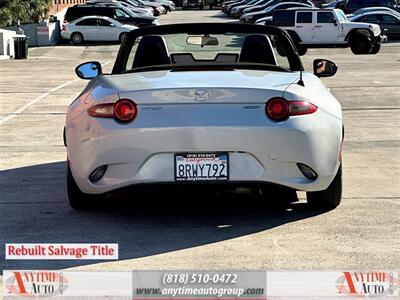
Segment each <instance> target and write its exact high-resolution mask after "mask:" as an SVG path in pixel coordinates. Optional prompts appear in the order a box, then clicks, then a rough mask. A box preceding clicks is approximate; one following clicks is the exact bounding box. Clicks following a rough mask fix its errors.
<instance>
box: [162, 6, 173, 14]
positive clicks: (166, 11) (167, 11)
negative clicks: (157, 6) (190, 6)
mask: <svg viewBox="0 0 400 300" xmlns="http://www.w3.org/2000/svg"><path fill="white" fill-rule="evenodd" d="M163 7H164V9H165V14H167V13H169V12H170V11H171V10H170V8H169V7H168V6H166V5H163Z"/></svg>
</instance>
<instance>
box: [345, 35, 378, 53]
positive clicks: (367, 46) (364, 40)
mask: <svg viewBox="0 0 400 300" xmlns="http://www.w3.org/2000/svg"><path fill="white" fill-rule="evenodd" d="M349 42H350V48H351V51H352V52H353V53H354V54H356V55H358V54H370V53H371V50H372V46H373V43H372V40H371V38H370V37H369V36H367V35H362V34H356V35H353V36H352V37H351V39H350V41H349Z"/></svg>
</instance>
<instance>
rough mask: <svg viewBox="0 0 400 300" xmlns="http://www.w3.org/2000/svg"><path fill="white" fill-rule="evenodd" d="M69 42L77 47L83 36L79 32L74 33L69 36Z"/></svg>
mask: <svg viewBox="0 0 400 300" xmlns="http://www.w3.org/2000/svg"><path fill="white" fill-rule="evenodd" d="M71 42H72V43H74V44H75V45H79V44H81V43H82V42H83V35H82V33H80V32H74V33H73V34H71Z"/></svg>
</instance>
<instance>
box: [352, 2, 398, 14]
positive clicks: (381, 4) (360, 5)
mask: <svg viewBox="0 0 400 300" xmlns="http://www.w3.org/2000/svg"><path fill="white" fill-rule="evenodd" d="M378 6H379V7H389V8H391V9H394V10H397V11H400V1H399V0H347V1H346V4H345V5H344V10H345V13H353V12H354V11H356V10H358V9H360V8H364V7H378Z"/></svg>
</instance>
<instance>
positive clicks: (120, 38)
mask: <svg viewBox="0 0 400 300" xmlns="http://www.w3.org/2000/svg"><path fill="white" fill-rule="evenodd" d="M127 37H128V33H127V32H123V33H121V34H120V35H119V42H120V43H121V44H122V43H123V42H124V41H125V39H126V38H127Z"/></svg>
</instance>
